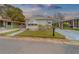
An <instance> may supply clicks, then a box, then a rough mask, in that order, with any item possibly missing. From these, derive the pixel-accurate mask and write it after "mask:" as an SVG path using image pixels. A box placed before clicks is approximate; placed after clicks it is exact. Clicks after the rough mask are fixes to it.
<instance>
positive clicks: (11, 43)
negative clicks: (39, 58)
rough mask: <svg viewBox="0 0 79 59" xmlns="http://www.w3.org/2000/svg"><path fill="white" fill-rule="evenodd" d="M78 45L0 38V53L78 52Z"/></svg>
mask: <svg viewBox="0 0 79 59" xmlns="http://www.w3.org/2000/svg"><path fill="white" fill-rule="evenodd" d="M78 53H79V46H75V45H65V44H59V43H52V42H42V41H38V42H37V41H31V40H12V39H11V40H10V39H0V54H78Z"/></svg>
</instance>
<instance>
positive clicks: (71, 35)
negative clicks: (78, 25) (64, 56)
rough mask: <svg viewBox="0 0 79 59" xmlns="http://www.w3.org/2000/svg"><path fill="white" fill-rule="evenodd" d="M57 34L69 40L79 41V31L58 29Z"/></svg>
mask: <svg viewBox="0 0 79 59" xmlns="http://www.w3.org/2000/svg"><path fill="white" fill-rule="evenodd" d="M55 31H56V32H58V33H60V34H62V35H64V36H65V37H66V38H67V39H69V40H79V31H75V30H64V29H56V30H55Z"/></svg>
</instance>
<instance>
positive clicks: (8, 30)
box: [0, 28, 18, 33]
mask: <svg viewBox="0 0 79 59" xmlns="http://www.w3.org/2000/svg"><path fill="white" fill-rule="evenodd" d="M16 30H18V28H15V29H0V33H6V32H10V31H16Z"/></svg>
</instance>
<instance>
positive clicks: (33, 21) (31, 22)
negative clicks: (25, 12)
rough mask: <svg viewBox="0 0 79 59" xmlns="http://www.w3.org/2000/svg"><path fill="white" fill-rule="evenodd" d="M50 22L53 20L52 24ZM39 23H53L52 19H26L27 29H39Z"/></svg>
mask: <svg viewBox="0 0 79 59" xmlns="http://www.w3.org/2000/svg"><path fill="white" fill-rule="evenodd" d="M48 22H51V23H50V24H49V23H48ZM28 24H37V25H35V26H34V25H33V26H32V25H28ZM38 25H52V20H34V19H33V20H32V19H31V20H27V21H26V29H30V30H38V29H39V27H38Z"/></svg>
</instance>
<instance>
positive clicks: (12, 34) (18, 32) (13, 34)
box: [8, 29, 25, 36]
mask: <svg viewBox="0 0 79 59" xmlns="http://www.w3.org/2000/svg"><path fill="white" fill-rule="evenodd" d="M24 31H25V29H23V30H19V31H17V32H14V33H11V34H8V36H15V35H17V34H20V33H22V32H24Z"/></svg>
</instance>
